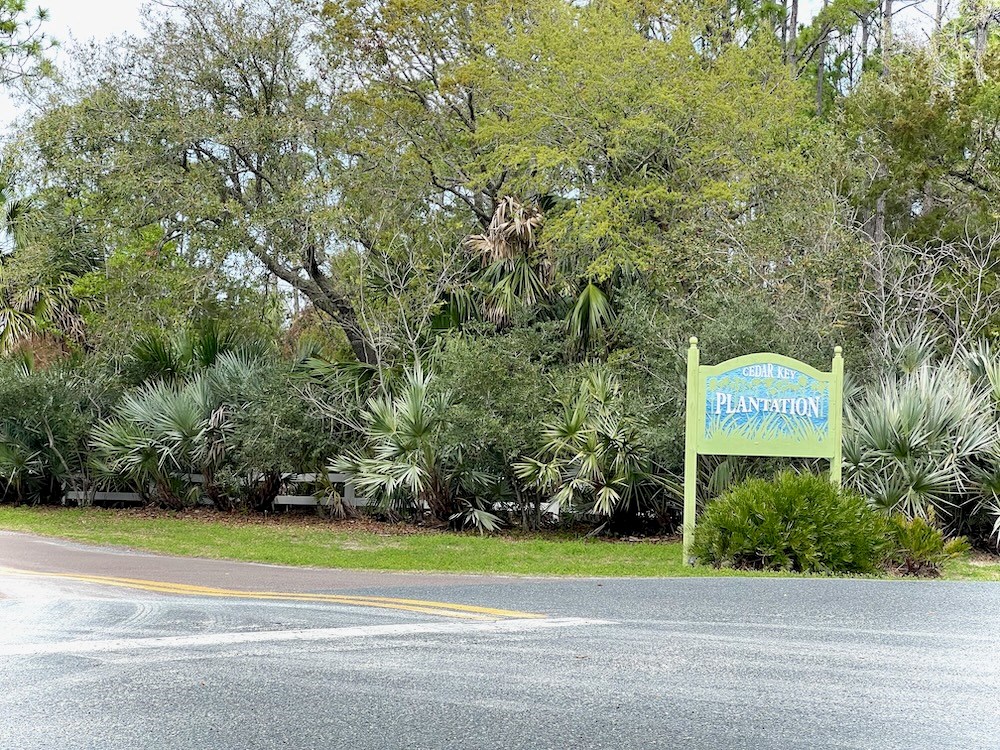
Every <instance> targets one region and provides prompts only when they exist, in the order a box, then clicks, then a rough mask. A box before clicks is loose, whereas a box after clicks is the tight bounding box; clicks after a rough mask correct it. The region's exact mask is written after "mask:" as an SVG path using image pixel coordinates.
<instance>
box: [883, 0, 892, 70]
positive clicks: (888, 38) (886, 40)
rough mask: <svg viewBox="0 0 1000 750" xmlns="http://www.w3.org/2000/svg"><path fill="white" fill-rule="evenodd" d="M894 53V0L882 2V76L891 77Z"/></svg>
mask: <svg viewBox="0 0 1000 750" xmlns="http://www.w3.org/2000/svg"><path fill="white" fill-rule="evenodd" d="M891 52H892V0H882V75H883V76H887V75H889V58H890V57H891Z"/></svg>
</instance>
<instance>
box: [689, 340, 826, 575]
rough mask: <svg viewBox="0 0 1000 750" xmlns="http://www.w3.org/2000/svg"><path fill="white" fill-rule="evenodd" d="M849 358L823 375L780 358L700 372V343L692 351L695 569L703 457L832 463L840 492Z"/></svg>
mask: <svg viewBox="0 0 1000 750" xmlns="http://www.w3.org/2000/svg"><path fill="white" fill-rule="evenodd" d="M843 394H844V358H843V356H842V352H841V348H840V347H839V346H838V347H836V348H835V349H834V355H833V368H832V370H831V371H830V372H821V371H820V370H817V369H816V368H814V367H810V366H809V365H807V364H806V363H805V362H799V361H798V360H797V359H792V358H791V357H784V356H782V355H780V354H770V353H766V352H765V353H761V354H747V355H746V356H743V357H736V358H735V359H730V360H727V361H725V362H723V363H721V364H718V365H701V364H700V362H699V352H698V339H696V338H692V339H691V347H690V348H689V349H688V372H687V430H686V439H685V447H684V559H685V560H686V561H690V559H691V557H690V552H691V543H692V541H693V537H694V526H695V514H696V507H695V497H696V482H697V471H698V456H699V455H721V456H794V457H801V458H828V459H830V479H831V481H833V482H835V483H836V484H840V466H841V432H842V428H843V399H844V395H843Z"/></svg>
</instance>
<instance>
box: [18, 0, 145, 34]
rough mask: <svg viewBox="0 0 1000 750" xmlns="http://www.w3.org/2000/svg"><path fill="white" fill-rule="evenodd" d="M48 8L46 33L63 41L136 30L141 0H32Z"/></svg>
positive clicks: (137, 29)
mask: <svg viewBox="0 0 1000 750" xmlns="http://www.w3.org/2000/svg"><path fill="white" fill-rule="evenodd" d="M33 4H35V5H40V6H41V7H43V8H46V9H47V10H48V11H49V16H50V21H49V24H48V26H49V29H50V34H51V35H52V36H53V37H55V38H56V39H59V40H60V41H62V42H64V43H68V41H69V39H70V38H71V37H75V38H76V39H77V40H78V41H81V42H82V41H86V40H87V39H90V38H91V37H98V38H104V37H107V36H112V35H114V34H120V33H121V32H123V31H139V8H140V7H141V5H142V0H36V2H34V3H33Z"/></svg>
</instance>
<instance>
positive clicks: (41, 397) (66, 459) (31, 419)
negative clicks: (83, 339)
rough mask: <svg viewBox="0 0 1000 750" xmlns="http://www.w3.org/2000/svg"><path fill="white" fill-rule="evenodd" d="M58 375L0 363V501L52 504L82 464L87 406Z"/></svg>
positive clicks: (72, 383)
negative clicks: (1, 499)
mask: <svg viewBox="0 0 1000 750" xmlns="http://www.w3.org/2000/svg"><path fill="white" fill-rule="evenodd" d="M88 395H89V394H87V391H86V389H85V388H84V387H83V384H81V383H80V382H79V381H78V380H76V379H75V378H74V377H72V375H71V374H69V373H67V372H65V371H62V370H58V369H57V370H50V371H34V370H32V369H31V368H30V367H25V366H24V363H21V364H20V365H19V364H15V363H6V362H5V363H0V496H2V497H3V499H4V500H16V501H18V502H26V501H32V502H39V501H44V502H56V501H58V500H59V499H60V497H61V494H62V489H63V487H64V486H65V484H67V483H69V482H71V480H72V475H73V474H75V473H77V472H79V471H81V470H82V466H83V464H84V463H85V461H86V458H85V456H86V435H87V427H88V422H89V420H90V419H91V413H92V412H91V408H92V407H91V405H90V404H89V403H88V398H87V396H88Z"/></svg>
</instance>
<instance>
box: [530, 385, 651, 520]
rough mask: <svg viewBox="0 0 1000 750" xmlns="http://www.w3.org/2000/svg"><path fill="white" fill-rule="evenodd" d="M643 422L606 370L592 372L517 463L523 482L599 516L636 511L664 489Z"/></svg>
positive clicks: (567, 505) (558, 499) (626, 513)
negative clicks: (530, 454) (536, 446)
mask: <svg viewBox="0 0 1000 750" xmlns="http://www.w3.org/2000/svg"><path fill="white" fill-rule="evenodd" d="M640 428H641V421H640V420H639V419H636V418H632V417H629V416H628V415H626V414H624V413H623V412H622V393H621V384H620V382H619V381H618V380H617V378H615V377H614V376H613V375H611V374H610V373H608V372H607V371H605V370H601V369H595V370H592V371H591V372H589V373H587V375H586V377H585V378H584V380H583V382H582V383H581V385H580V389H579V392H578V393H577V395H576V396H575V398H573V399H572V400H569V401H567V402H566V403H564V404H563V414H562V417H561V418H560V419H558V420H557V421H554V422H550V423H548V424H547V425H546V426H545V428H544V430H543V439H544V444H543V446H542V449H541V450H540V451H539V452H538V454H537V455H536V456H535V457H534V458H526V459H524V460H523V461H520V462H518V463H516V464H515V465H514V470H515V471H516V473H517V476H518V478H519V479H521V481H523V482H524V483H525V484H526V485H527V486H529V487H532V488H535V489H537V490H539V491H540V492H542V493H544V494H545V495H547V496H549V497H550V498H551V499H552V500H553V501H555V502H557V503H559V505H560V506H561V507H563V508H577V509H580V510H585V511H586V512H589V513H594V514H596V515H599V516H613V515H622V516H625V515H630V514H631V515H634V514H636V513H637V512H638V511H639V510H640V509H642V506H643V504H644V501H648V500H649V499H650V498H651V497H653V496H655V495H656V494H658V492H660V491H662V489H663V488H662V487H661V486H659V485H660V483H659V482H658V481H657V478H656V476H655V474H654V472H653V466H652V461H651V458H650V455H649V451H648V449H647V448H646V446H645V445H644V444H643V442H642V439H641V434H640Z"/></svg>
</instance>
